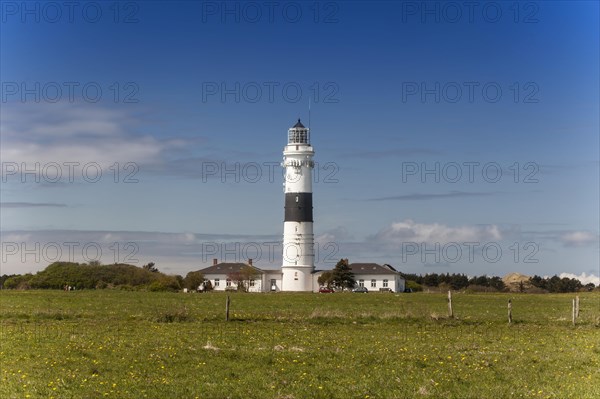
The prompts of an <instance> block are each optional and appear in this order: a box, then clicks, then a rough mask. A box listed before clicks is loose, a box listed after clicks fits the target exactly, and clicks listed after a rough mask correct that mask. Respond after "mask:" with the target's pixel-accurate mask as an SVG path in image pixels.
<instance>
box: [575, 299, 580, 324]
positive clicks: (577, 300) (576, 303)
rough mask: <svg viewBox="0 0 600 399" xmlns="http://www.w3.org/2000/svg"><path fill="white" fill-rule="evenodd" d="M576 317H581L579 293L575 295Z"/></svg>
mask: <svg viewBox="0 0 600 399" xmlns="http://www.w3.org/2000/svg"><path fill="white" fill-rule="evenodd" d="M575 318H576V319H578V318H579V295H577V296H576V297H575Z"/></svg>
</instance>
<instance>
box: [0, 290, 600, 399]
mask: <svg viewBox="0 0 600 399" xmlns="http://www.w3.org/2000/svg"><path fill="white" fill-rule="evenodd" d="M229 295H230V298H231V309H230V320H229V321H228V322H226V321H225V301H226V294H224V293H216V292H212V293H206V294H196V293H194V294H183V293H167V292H139V291H119V290H83V291H75V292H63V291H51V290H44V291H42V290H39V291H36V290H32V291H12V290H8V291H7V290H3V291H1V292H0V326H1V331H0V343H1V347H0V369H1V370H0V373H1V376H0V378H1V383H0V397H2V398H60V399H63V398H78V399H79V398H105V397H112V398H288V399H290V398H365V399H366V398H421V397H422V398H461V399H462V398H477V399H480V398H577V399H581V398H600V383H599V381H600V294H599V293H597V292H596V293H582V294H579V296H580V299H581V301H580V316H579V318H578V319H577V323H576V325H575V326H573V325H572V321H571V301H572V299H573V298H574V297H575V294H560V295H551V294H545V295H531V294H530V295H527V294H463V293H455V294H454V295H453V304H454V318H448V317H447V301H446V295H443V294H431V293H413V294H391V293H369V294H352V293H335V294H309V293H303V294H288V293H276V294H242V293H240V294H238V293H232V294H229ZM508 299H512V308H513V323H512V324H511V325H509V324H508V322H507V301H508Z"/></svg>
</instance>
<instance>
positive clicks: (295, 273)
mask: <svg viewBox="0 0 600 399" xmlns="http://www.w3.org/2000/svg"><path fill="white" fill-rule="evenodd" d="M294 280H298V272H294Z"/></svg>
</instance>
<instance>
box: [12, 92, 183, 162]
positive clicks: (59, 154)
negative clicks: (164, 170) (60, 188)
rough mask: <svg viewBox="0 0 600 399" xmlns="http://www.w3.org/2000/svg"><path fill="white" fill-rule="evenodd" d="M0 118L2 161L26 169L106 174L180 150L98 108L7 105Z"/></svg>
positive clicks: (119, 112)
mask: <svg viewBox="0 0 600 399" xmlns="http://www.w3.org/2000/svg"><path fill="white" fill-rule="evenodd" d="M1 116H2V118H1V122H0V123H1V124H0V129H1V130H2V136H3V137H2V147H1V148H0V157H1V158H2V161H3V162H16V163H18V164H22V163H25V164H26V165H27V168H33V165H35V164H36V163H39V164H41V165H44V164H48V163H50V162H56V163H58V164H62V163H64V162H79V163H80V164H81V165H85V164H87V163H91V162H95V163H97V164H99V165H100V166H101V167H102V168H103V169H106V168H108V167H109V166H110V165H113V164H114V163H115V162H120V163H125V162H135V163H138V164H151V163H156V162H160V161H161V158H162V154H163V153H164V152H165V151H166V150H167V149H169V148H172V147H174V146H180V145H181V143H180V140H177V141H161V140H158V139H156V138H154V137H152V136H150V135H147V134H137V133H136V132H135V129H136V128H137V126H138V125H139V123H140V122H139V121H138V120H137V118H135V117H132V116H131V115H129V114H128V113H127V112H124V111H122V110H116V109H110V108H107V107H104V106H101V105H99V104H76V103H75V104H66V103H65V104H61V103H57V104H44V103H41V104H5V106H3V110H2V113H1Z"/></svg>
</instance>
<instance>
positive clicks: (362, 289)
mask: <svg viewBox="0 0 600 399" xmlns="http://www.w3.org/2000/svg"><path fill="white" fill-rule="evenodd" d="M352 292H357V293H359V294H366V293H367V292H369V290H368V289H367V287H356V288H354V289H353V290H352Z"/></svg>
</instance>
